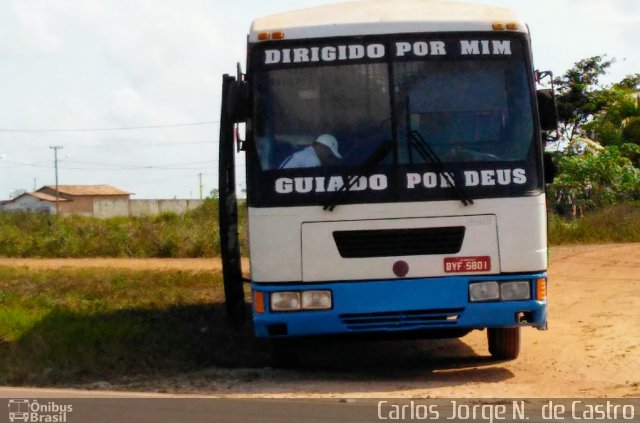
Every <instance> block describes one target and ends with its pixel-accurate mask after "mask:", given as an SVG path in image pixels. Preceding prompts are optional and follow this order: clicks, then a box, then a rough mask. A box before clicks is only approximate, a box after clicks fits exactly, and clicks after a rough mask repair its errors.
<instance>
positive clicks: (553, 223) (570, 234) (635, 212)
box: [549, 203, 640, 245]
mask: <svg viewBox="0 0 640 423" xmlns="http://www.w3.org/2000/svg"><path fill="white" fill-rule="evenodd" d="M549 242H550V243H551V244H552V245H562V244H604V243H624V242H640V204H639V203H627V204H618V205H613V206H610V207H607V208H605V209H601V210H598V211H594V212H590V213H587V214H585V216H584V217H581V218H579V219H565V218H562V217H560V216H557V215H550V216H549Z"/></svg>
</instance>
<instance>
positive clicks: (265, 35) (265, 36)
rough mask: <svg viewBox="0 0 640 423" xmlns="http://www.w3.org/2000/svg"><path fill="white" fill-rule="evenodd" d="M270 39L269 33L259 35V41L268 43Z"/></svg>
mask: <svg viewBox="0 0 640 423" xmlns="http://www.w3.org/2000/svg"><path fill="white" fill-rule="evenodd" d="M270 38H271V35H270V34H269V33H268V32H259V33H258V40H259V41H267V40H268V39H270Z"/></svg>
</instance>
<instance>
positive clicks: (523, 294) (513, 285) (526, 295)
mask: <svg viewBox="0 0 640 423" xmlns="http://www.w3.org/2000/svg"><path fill="white" fill-rule="evenodd" d="M500 298H501V299H502V301H517V300H529V299H531V287H530V285H529V281H514V282H503V283H502V284H500Z"/></svg>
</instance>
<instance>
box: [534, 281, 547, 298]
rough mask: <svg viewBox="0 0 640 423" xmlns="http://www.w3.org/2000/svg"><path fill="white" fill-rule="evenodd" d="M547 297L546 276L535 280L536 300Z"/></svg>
mask: <svg viewBox="0 0 640 423" xmlns="http://www.w3.org/2000/svg"><path fill="white" fill-rule="evenodd" d="M546 299H547V278H540V279H537V280H536V300H538V301H544V300H546Z"/></svg>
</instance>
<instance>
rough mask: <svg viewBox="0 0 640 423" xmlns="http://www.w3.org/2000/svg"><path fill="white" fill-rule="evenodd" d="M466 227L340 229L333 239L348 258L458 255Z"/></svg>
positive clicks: (343, 255)
mask: <svg viewBox="0 0 640 423" xmlns="http://www.w3.org/2000/svg"><path fill="white" fill-rule="evenodd" d="M464 232H465V227H464V226H449V227H440V228H410V229H378V230H358V231H336V232H333V239H334V240H335V242H336V246H337V247H338V251H339V252H340V256H341V257H344V258H364V257H395V256H421V255H433V254H456V253H457V252H459V251H460V248H461V247H462V240H463V239H464Z"/></svg>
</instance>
